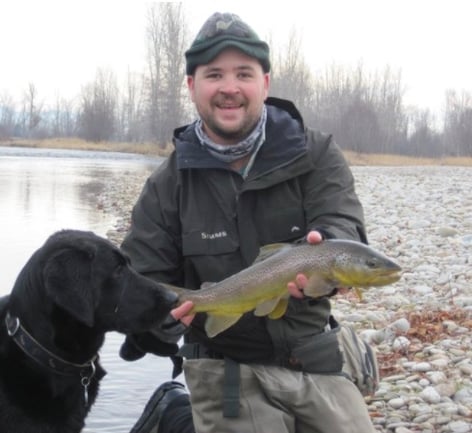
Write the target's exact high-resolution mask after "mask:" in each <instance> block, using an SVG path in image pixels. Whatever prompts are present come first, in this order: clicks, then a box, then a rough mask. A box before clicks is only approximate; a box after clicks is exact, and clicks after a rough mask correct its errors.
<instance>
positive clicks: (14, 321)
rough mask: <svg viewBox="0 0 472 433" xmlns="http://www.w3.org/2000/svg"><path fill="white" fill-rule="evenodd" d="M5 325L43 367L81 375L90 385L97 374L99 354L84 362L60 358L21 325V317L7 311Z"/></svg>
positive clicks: (9, 333)
mask: <svg viewBox="0 0 472 433" xmlns="http://www.w3.org/2000/svg"><path fill="white" fill-rule="evenodd" d="M5 325H6V328H7V332H8V335H9V336H10V337H11V338H12V339H13V341H14V342H15V343H16V344H17V346H18V347H19V348H20V349H21V350H22V351H23V352H24V353H25V354H26V355H28V356H29V357H30V358H31V359H33V360H34V361H36V362H37V363H38V364H40V365H42V366H43V367H45V368H47V369H49V370H52V371H54V372H55V373H57V374H62V375H64V376H73V375H79V376H80V377H81V382H82V385H83V386H84V387H85V386H88V384H89V383H90V380H91V379H92V377H93V376H94V375H95V370H96V362H97V361H98V354H97V355H94V356H93V358H91V359H90V360H88V361H87V362H85V363H83V364H76V363H73V362H69V361H66V360H65V359H62V358H60V357H59V356H57V355H55V354H54V353H52V352H50V351H49V350H48V349H46V348H45V347H44V346H42V345H41V344H40V343H39V342H38V341H37V340H35V339H34V338H33V336H32V335H30V334H29V333H28V331H26V329H25V328H23V326H22V325H21V322H20V319H19V318H18V317H15V316H11V315H10V312H7V314H6V317H5Z"/></svg>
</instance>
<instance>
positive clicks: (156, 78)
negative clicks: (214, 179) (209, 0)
mask: <svg viewBox="0 0 472 433" xmlns="http://www.w3.org/2000/svg"><path fill="white" fill-rule="evenodd" d="M186 28H187V26H186V23H185V17H184V12H183V9H182V3H180V2H178V3H173V2H160V3H157V4H156V3H154V4H152V5H151V7H150V8H149V10H148V25H147V38H148V75H147V80H146V84H147V101H146V102H147V104H146V113H147V119H148V122H147V123H148V131H149V136H150V138H151V139H153V140H155V141H157V142H158V143H159V144H160V145H161V146H165V144H166V143H167V142H168V141H169V140H170V138H171V136H172V130H173V129H174V128H175V127H176V126H177V125H178V124H179V122H180V121H182V118H183V116H184V107H185V104H184V101H183V90H184V78H185V64H184V51H185V47H186V46H187V39H188V38H187V31H186Z"/></svg>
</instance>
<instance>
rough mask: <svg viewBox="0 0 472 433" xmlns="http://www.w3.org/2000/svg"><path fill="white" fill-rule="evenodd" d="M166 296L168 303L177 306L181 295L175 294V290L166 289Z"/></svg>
mask: <svg viewBox="0 0 472 433" xmlns="http://www.w3.org/2000/svg"><path fill="white" fill-rule="evenodd" d="M164 296H165V302H166V303H168V304H171V305H172V307H176V306H177V301H178V300H179V297H178V296H177V294H175V293H174V292H171V291H170V290H165V291H164Z"/></svg>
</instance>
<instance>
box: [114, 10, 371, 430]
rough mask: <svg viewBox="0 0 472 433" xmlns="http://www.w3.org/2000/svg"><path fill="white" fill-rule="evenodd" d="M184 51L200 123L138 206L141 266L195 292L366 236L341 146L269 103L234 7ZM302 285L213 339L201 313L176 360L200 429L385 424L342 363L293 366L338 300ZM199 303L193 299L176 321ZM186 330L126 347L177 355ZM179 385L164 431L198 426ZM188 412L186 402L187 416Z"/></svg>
mask: <svg viewBox="0 0 472 433" xmlns="http://www.w3.org/2000/svg"><path fill="white" fill-rule="evenodd" d="M185 55H186V61H187V84H188V88H189V91H190V96H191V99H192V101H193V103H194V104H195V107H196V109H197V111H198V114H199V118H198V119H197V120H196V121H195V122H194V123H192V124H191V125H187V126H184V127H181V128H178V129H177V130H176V131H175V133H174V138H173V142H174V145H175V151H174V152H173V153H172V155H171V156H170V157H169V158H168V159H167V160H166V161H165V162H164V163H163V164H162V165H161V166H160V167H159V168H158V169H157V171H156V172H155V173H154V174H153V175H151V177H150V178H149V179H148V181H147V182H146V185H145V186H144V189H143V191H142V193H141V196H140V197H139V199H138V201H137V203H136V205H135V207H134V209H133V216H132V225H131V229H130V231H129V233H128V234H127V236H126V238H125V240H124V242H123V245H122V248H123V250H125V251H126V252H127V253H128V254H129V256H130V257H131V261H132V263H133V265H134V266H135V267H136V269H137V270H138V271H139V272H141V273H143V274H144V275H147V276H149V277H151V278H153V279H156V280H158V281H164V282H168V283H171V284H174V285H178V286H183V287H186V288H189V289H195V290H198V289H199V288H200V286H201V284H202V283H204V282H212V281H213V282H214V281H220V280H222V279H224V278H226V277H228V276H229V275H232V274H235V273H236V272H238V271H240V270H242V269H244V268H246V267H248V266H250V265H251V264H252V263H253V261H254V259H255V258H256V256H257V255H258V252H259V249H260V247H261V246H263V245H266V244H270V243H276V242H294V241H297V240H299V239H300V238H305V239H306V240H307V241H308V242H311V243H317V242H320V241H322V239H327V238H345V239H353V240H358V241H363V242H366V236H365V229H364V224H363V211H362V207H361V204H360V203H359V200H358V197H357V195H356V193H355V190H354V180H353V177H352V174H351V172H350V170H349V168H348V166H347V163H346V161H345V159H344V158H343V156H342V153H341V151H340V149H339V148H338V146H337V145H336V144H335V143H334V141H333V139H332V138H331V136H327V135H323V134H321V133H319V132H315V131H313V130H310V129H307V128H305V126H304V124H303V120H302V118H301V116H300V114H299V112H298V111H297V109H296V108H295V106H294V105H293V104H292V103H291V102H289V101H285V100H279V99H274V98H268V92H269V85H270V75H269V72H270V61H269V47H268V46H267V44H266V43H265V42H263V41H261V40H260V39H259V37H258V36H257V35H256V33H255V32H254V31H253V30H252V29H251V28H250V27H249V26H248V25H247V24H246V23H244V22H243V21H242V20H241V19H240V18H239V17H237V16H236V15H233V14H229V13H225V14H220V13H215V14H214V15H212V16H211V17H210V18H209V19H208V20H207V21H206V23H205V24H204V25H203V27H202V29H201V30H200V32H199V33H198V35H197V37H196V39H195V41H194V42H193V44H192V46H191V47H190V49H189V50H188V51H187V52H186V53H185ZM305 284H306V278H305V276H304V275H298V276H297V278H296V281H294V282H292V283H290V284H289V287H288V290H289V292H290V294H292V297H291V299H290V302H289V307H288V310H287V312H286V314H285V315H284V316H283V317H282V318H280V319H278V320H271V319H269V318H266V317H256V316H255V315H254V314H253V313H252V312H251V313H247V314H245V315H244V316H243V317H242V318H241V319H240V320H239V321H238V322H237V323H236V324H235V325H233V326H232V327H230V328H229V329H228V330H226V331H224V332H222V333H221V334H219V335H217V336H216V337H214V338H209V337H208V336H207V335H206V334H205V331H204V328H203V322H204V317H203V315H201V314H197V315H196V317H195V318H194V319H193V321H191V323H190V325H189V327H188V330H187V332H186V333H185V343H186V344H185V345H184V347H183V348H182V349H181V350H180V352H179V354H180V355H183V356H184V357H185V358H186V359H185V361H184V365H183V369H184V373H185V379H186V383H187V386H188V388H189V390H190V400H191V406H192V413H193V421H194V425H195V431H197V432H198V433H223V432H224V433H233V432H234V433H242V432H244V433H256V432H271V433H295V432H296V433H308V432H310V433H311V432H315V431H316V432H320V433H328V432H329V433H359V432H362V433H368V432H374V431H375V430H374V429H373V426H372V424H371V422H370V419H369V416H368V412H367V408H366V406H365V403H364V401H363V398H362V396H361V394H360V393H359V391H358V390H357V388H356V387H355V386H354V384H353V383H352V382H350V381H349V380H347V379H346V378H345V377H342V376H341V375H339V370H335V371H330V373H332V374H318V373H317V372H316V371H310V372H305V371H300V368H299V367H298V365H297V364H296V363H294V362H293V359H292V357H291V352H292V350H293V349H294V348H295V347H296V346H297V344H301V343H302V342H306V341H311V339H312V338H314V337H316V336H317V335H320V334H322V333H323V332H324V330H325V329H326V327H327V325H328V321H329V316H330V301H329V299H328V298H327V297H324V298H320V299H311V298H306V297H304V296H303V287H304V285H305ZM189 308H191V305H185V304H184V305H183V306H181V307H180V309H179V310H178V312H177V313H175V312H174V317H175V318H177V319H180V318H182V317H183V316H185V314H187V312H188V310H189ZM190 319H191V318H190ZM190 319H189V318H184V321H185V323H187V324H189V322H190ZM177 323H180V322H177ZM184 328H185V327H184V326H182V325H181V324H180V325H177V326H172V324H171V323H170V324H169V325H168V326H167V327H166V328H165V329H161V330H160V331H156V333H154V337H156V336H157V337H158V339H159V340H162V341H160V342H159V341H156V339H155V338H154V339H153V338H151V339H149V338H148V337H149V336H146V337H143V336H129V337H128V339H127V341H126V342H125V344H124V346H123V348H122V352H121V354H122V356H123V357H124V358H127V359H134V358H135V357H137V356H139V353H140V348H141V349H145V350H146V349H147V350H151V351H153V352H154V353H158V354H171V355H173V354H175V351H176V350H177V347H176V346H175V344H174V343H175V341H176V340H177V339H178V337H180V335H181V332H183V330H184ZM153 340H154V341H153ZM150 347H151V349H149V348H150ZM320 350H321V349H320ZM330 350H331V349H330ZM333 350H335V349H334V348H333ZM333 353H334V352H333ZM316 355H317V353H316V351H314V352H313V354H312V355H310V356H313V358H314V359H316ZM177 359H178V358H175V357H174V360H177ZM328 362H329V357H328ZM315 364H316V363H315ZM176 365H177V367H178V363H177V364H176ZM333 365H334V362H333ZM321 367H322V368H320V370H322V371H323V372H326V371H327V369H326V367H327V366H326V365H323V366H321ZM314 370H317V369H316V368H314ZM328 371H329V366H328ZM178 388H179V387H178V385H176V383H175V382H170V383H167V384H165V385H164V386H163V387H160V388H159V389H158V391H157V394H156V396H155V398H154V403H159V404H158V405H157V409H156V410H155V411H156V412H157V413H159V418H160V421H159V423H160V426H154V427H155V429H154V430H152V431H153V432H154V431H159V432H164V431H165V432H169V431H175V432H177V431H181V432H183V431H192V430H191V429H192V427H191V426H190V421H189V420H188V419H187V421H186V422H187V427H186V428H187V430H184V429H182V430H179V429H178V428H176V427H175V426H174V427H172V426H170V425H169V424H168V423H169V421H170V422H172V421H176V417H175V416H174V414H176V413H178V411H176V407H171V406H172V404H169V402H171V400H172V399H173V398H174V397H175V398H176V400H177V398H180V400H182V398H181V397H182V395H183V394H182V391H181V390H180V389H178ZM172 392H173V393H174V395H173V396H172V398H170V397H169V395H171V393H172ZM161 399H162V401H161ZM161 403H162V404H161ZM177 406H179V405H177ZM171 409H172V411H171ZM150 410H151V412H152V408H151V409H150ZM189 410H190V409H189V406H188V404H187V405H185V402H184V403H183V404H182V410H181V411H180V413H181V414H182V413H185V411H186V413H187V414H188V413H189ZM171 412H172V413H173V415H172V416H169V413H171ZM148 414H149V410H148ZM184 417H185V416H184ZM164 420H165V421H164ZM164 422H165V423H166V427H163V423H164ZM138 424H140V425H141V426H143V425H144V424H145V423H144V424H143V423H142V422H141V423H138ZM139 428H140V427H139ZM139 428H138V427H136V428H135V431H139V432H144V431H150V430H149V427H148V430H146V429H145V428H144V427H143V428H141V429H139ZM157 429H158V430H157ZM172 429H173V430H172Z"/></svg>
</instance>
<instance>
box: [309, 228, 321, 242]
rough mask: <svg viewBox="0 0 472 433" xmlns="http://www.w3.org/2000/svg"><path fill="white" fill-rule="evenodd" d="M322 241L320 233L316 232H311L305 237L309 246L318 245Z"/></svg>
mask: <svg viewBox="0 0 472 433" xmlns="http://www.w3.org/2000/svg"><path fill="white" fill-rule="evenodd" d="M322 240H323V236H322V235H321V233H320V232H317V231H316V230H312V231H311V232H308V234H307V235H306V241H307V242H308V243H309V244H319V243H320V242H321V241H322Z"/></svg>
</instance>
